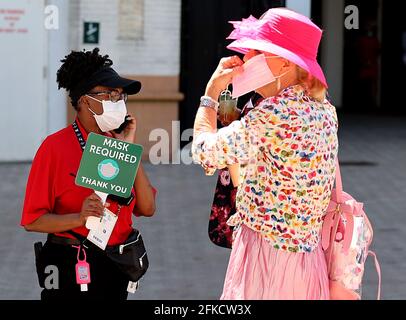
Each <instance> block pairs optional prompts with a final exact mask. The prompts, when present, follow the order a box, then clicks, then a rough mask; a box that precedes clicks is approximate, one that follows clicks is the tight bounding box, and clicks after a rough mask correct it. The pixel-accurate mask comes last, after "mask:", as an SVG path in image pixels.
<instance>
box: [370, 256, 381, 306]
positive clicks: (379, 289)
mask: <svg viewBox="0 0 406 320" xmlns="http://www.w3.org/2000/svg"><path fill="white" fill-rule="evenodd" d="M368 255H369V256H371V257H373V258H374V262H375V269H376V272H377V273H378V296H377V298H376V299H377V300H381V281H382V279H381V278H382V277H381V266H380V265H379V261H378V258H377V257H376V254H375V252H373V251H368Z"/></svg>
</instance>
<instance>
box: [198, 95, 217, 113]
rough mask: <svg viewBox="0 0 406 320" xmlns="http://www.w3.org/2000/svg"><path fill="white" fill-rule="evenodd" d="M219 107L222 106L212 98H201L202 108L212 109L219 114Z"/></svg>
mask: <svg viewBox="0 0 406 320" xmlns="http://www.w3.org/2000/svg"><path fill="white" fill-rule="evenodd" d="M219 105H220V104H219V103H218V102H217V101H215V100H214V99H212V98H211V97H208V96H203V97H201V98H200V107H205V108H212V109H213V110H215V111H216V112H217V110H218V108H219Z"/></svg>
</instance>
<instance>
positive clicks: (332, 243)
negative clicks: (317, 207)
mask: <svg viewBox="0 0 406 320" xmlns="http://www.w3.org/2000/svg"><path fill="white" fill-rule="evenodd" d="M335 184H336V186H335V189H333V191H332V195H331V200H330V203H329V206H328V209H327V213H326V215H325V216H324V218H323V219H324V221H323V227H322V234H321V242H322V247H323V250H324V253H325V256H326V262H327V270H328V274H329V279H330V299H331V300H359V299H361V292H362V290H361V289H362V288H361V284H362V276H363V274H364V265H365V261H366V259H367V257H368V255H371V256H372V257H374V260H375V267H376V270H377V273H378V278H379V288H378V297H377V299H378V300H379V299H380V296H381V270H380V266H379V262H378V260H377V258H376V255H375V253H374V252H372V251H370V250H369V246H370V245H371V242H372V239H373V229H372V226H371V223H370V222H369V219H368V217H367V215H366V213H365V212H364V209H363V207H364V204H363V203H361V202H358V201H357V200H355V199H354V198H353V197H352V196H351V195H349V194H348V193H346V192H344V191H343V187H342V180H341V174H340V166H339V163H338V159H337V163H336V181H335Z"/></svg>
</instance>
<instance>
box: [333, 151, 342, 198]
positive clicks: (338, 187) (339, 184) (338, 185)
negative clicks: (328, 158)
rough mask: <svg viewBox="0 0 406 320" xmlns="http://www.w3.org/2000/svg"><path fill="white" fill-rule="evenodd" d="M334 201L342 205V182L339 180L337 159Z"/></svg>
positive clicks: (339, 172) (337, 162)
mask: <svg viewBox="0 0 406 320" xmlns="http://www.w3.org/2000/svg"><path fill="white" fill-rule="evenodd" d="M335 189H336V190H335V191H336V199H337V203H342V202H343V199H342V197H341V195H342V192H343V181H342V179H341V171H340V162H339V161H338V157H336V188H335Z"/></svg>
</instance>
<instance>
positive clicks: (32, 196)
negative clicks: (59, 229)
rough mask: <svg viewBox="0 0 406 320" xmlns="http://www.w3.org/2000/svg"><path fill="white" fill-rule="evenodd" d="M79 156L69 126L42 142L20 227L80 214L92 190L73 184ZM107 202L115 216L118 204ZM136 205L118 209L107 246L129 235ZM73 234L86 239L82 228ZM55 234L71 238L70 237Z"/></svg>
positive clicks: (29, 183) (76, 142) (35, 161)
mask: <svg viewBox="0 0 406 320" xmlns="http://www.w3.org/2000/svg"><path fill="white" fill-rule="evenodd" d="M76 122H77V124H78V126H79V129H80V131H81V132H82V135H83V138H84V139H85V140H87V133H86V131H85V130H84V129H83V127H82V126H81V124H80V122H79V120H78V119H76ZM81 157H82V149H81V147H80V144H79V142H78V140H77V137H76V134H75V132H74V131H73V127H72V126H71V125H70V126H68V127H66V128H65V129H62V130H60V131H58V132H56V133H54V134H52V135H50V136H48V137H47V138H46V139H45V140H44V142H43V143H42V144H41V146H40V147H39V149H38V151H37V153H36V155H35V157H34V160H33V162H32V166H31V171H30V175H29V177H28V182H27V188H26V193H25V201H24V208H23V212H22V218H21V225H22V226H25V225H27V224H30V223H32V222H34V221H35V220H36V219H38V218H39V217H40V216H42V215H43V214H46V213H53V214H60V215H63V214H71V213H79V212H80V211H81V209H82V204H83V201H84V200H85V198H86V197H88V196H89V195H90V194H92V193H93V190H91V189H88V188H84V187H80V186H77V185H76V184H75V177H76V173H77V171H78V169H79V164H80V160H81ZM133 191H134V190H133ZM154 193H156V190H155V189H154ZM107 202H109V203H110V207H109V210H111V211H112V212H114V213H116V212H117V210H118V204H117V203H116V202H114V201H111V200H110V199H108V200H107ZM135 202H136V199H134V200H133V201H132V203H131V204H130V205H129V206H122V207H121V210H120V213H119V214H118V219H117V223H116V225H115V227H114V229H113V232H112V234H111V237H110V240H109V242H108V244H109V245H116V244H121V243H123V242H124V241H125V240H126V239H127V237H128V236H129V234H130V232H131V230H132V215H133V213H134V214H135V215H137V212H133V211H134V206H135ZM73 231H75V232H77V233H79V234H81V235H83V236H85V237H86V236H87V234H88V233H89V230H88V229H87V228H86V227H84V226H83V227H80V228H76V229H73ZM58 235H60V236H65V237H69V238H72V236H70V235H69V234H58Z"/></svg>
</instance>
